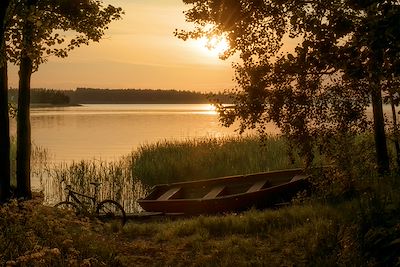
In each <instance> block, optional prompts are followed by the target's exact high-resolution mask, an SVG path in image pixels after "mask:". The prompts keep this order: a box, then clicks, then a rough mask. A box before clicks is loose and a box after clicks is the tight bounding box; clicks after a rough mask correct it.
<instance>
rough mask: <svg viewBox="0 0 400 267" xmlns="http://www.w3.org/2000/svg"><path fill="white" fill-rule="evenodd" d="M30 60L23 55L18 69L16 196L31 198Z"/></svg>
mask: <svg viewBox="0 0 400 267" xmlns="http://www.w3.org/2000/svg"><path fill="white" fill-rule="evenodd" d="M31 75H32V60H31V59H30V58H29V57H28V56H27V55H24V56H23V57H22V58H21V65H20V70H19V90H18V114H17V196H18V197H24V198H31V197H32V193H31V177H30V173H31V124H30V111H29V105H30V104H29V103H30V84H31Z"/></svg>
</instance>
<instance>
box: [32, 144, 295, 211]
mask: <svg viewBox="0 0 400 267" xmlns="http://www.w3.org/2000/svg"><path fill="white" fill-rule="evenodd" d="M38 155H39V156H40V153H38ZM42 158H43V156H42ZM300 165H301V164H300V160H297V161H295V163H294V164H293V163H292V162H290V160H289V159H288V157H287V147H286V143H285V140H284V139H283V138H281V137H277V136H271V137H269V138H267V139H266V140H265V142H263V144H262V145H261V143H260V142H259V139H258V138H256V137H252V136H247V137H236V138H218V139H217V138H213V139H210V138H201V139H188V140H184V141H167V140H166V141H163V142H157V143H155V144H145V145H142V146H141V147H139V149H138V150H137V151H133V152H132V153H131V154H130V155H127V156H125V157H122V158H121V159H119V160H117V161H111V162H106V161H101V160H85V161H80V162H73V163H69V164H67V163H63V164H58V165H53V166H47V167H43V166H42V167H40V168H37V169H38V172H37V173H35V175H36V176H37V177H40V179H41V181H42V190H43V192H44V195H45V202H46V203H48V204H54V203H57V202H59V201H61V200H63V199H65V192H64V190H63V189H64V187H65V185H66V184H70V185H72V187H73V188H74V189H75V190H77V191H79V192H82V193H85V194H88V195H93V186H91V185H90V183H91V182H100V183H101V184H102V185H101V188H100V189H101V190H100V194H99V197H100V199H114V200H116V201H118V202H119V203H121V205H123V207H124V209H125V210H126V211H127V212H138V211H140V210H141V209H140V207H139V206H138V205H137V202H136V201H137V199H138V198H141V197H143V196H144V195H145V194H146V193H147V192H148V189H149V188H150V187H151V186H153V185H155V184H159V183H171V182H180V181H188V180H196V179H208V178H214V177H221V176H229V175H236V174H246V173H254V172H262V171H270V170H277V169H285V168H294V167H299V166H300Z"/></svg>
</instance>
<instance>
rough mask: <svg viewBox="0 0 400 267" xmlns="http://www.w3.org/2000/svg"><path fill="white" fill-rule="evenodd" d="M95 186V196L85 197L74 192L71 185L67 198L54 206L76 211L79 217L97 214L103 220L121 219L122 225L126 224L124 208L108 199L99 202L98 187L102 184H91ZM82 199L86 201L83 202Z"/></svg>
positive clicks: (67, 187) (67, 188)
mask: <svg viewBox="0 0 400 267" xmlns="http://www.w3.org/2000/svg"><path fill="white" fill-rule="evenodd" d="M90 184H91V185H93V186H94V194H93V196H89V195H85V194H83V193H80V192H77V191H74V190H72V187H71V185H68V184H67V185H66V186H65V191H67V198H66V200H64V201H61V202H59V203H57V204H56V205H54V207H56V208H60V209H64V210H70V211H74V212H75V213H76V214H77V215H81V214H95V215H96V217H98V218H99V219H102V220H107V221H108V220H113V219H116V218H118V219H120V220H121V222H122V225H124V224H125V222H126V214H125V211H124V208H123V207H122V206H121V204H119V203H118V202H116V201H114V200H111V199H106V200H103V201H101V202H98V200H97V197H98V187H99V186H100V185H101V184H100V183H93V182H92V183H90ZM80 198H83V199H86V200H87V201H82V200H81V199H80Z"/></svg>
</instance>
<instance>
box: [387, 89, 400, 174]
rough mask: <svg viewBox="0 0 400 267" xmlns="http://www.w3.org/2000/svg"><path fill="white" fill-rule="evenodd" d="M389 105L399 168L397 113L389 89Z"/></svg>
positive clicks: (399, 145) (399, 150) (399, 151)
mask: <svg viewBox="0 0 400 267" xmlns="http://www.w3.org/2000/svg"><path fill="white" fill-rule="evenodd" d="M389 97H390V106H391V108H392V121H393V137H394V147H395V149H396V162H397V170H400V144H399V129H398V126H397V113H396V106H395V104H394V99H393V94H392V92H391V91H390V90H389Z"/></svg>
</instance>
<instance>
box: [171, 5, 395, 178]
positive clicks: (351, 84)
mask: <svg viewBox="0 0 400 267" xmlns="http://www.w3.org/2000/svg"><path fill="white" fill-rule="evenodd" d="M183 2H184V3H186V4H189V5H191V8H190V9H189V10H188V11H186V20H187V21H188V22H192V23H194V25H195V28H194V29H193V30H191V31H176V35H177V36H178V37H180V38H182V39H184V40H186V39H187V38H199V37H202V36H206V37H209V38H211V37H212V36H215V35H224V36H225V37H226V38H227V39H228V40H229V43H230V47H231V48H230V50H228V51H227V52H226V53H225V54H224V55H223V57H228V56H230V55H232V54H233V53H235V52H238V53H239V54H240V58H241V63H240V64H237V65H236V80H237V83H238V89H237V92H236V97H235V99H234V101H235V103H236V108H235V109H225V108H223V107H222V106H220V114H221V118H222V121H223V122H224V123H225V125H231V124H232V123H233V122H234V121H235V120H237V119H238V120H241V122H242V123H241V129H242V130H244V129H246V128H252V127H256V126H257V127H258V129H259V130H260V132H263V130H264V129H263V127H264V125H265V123H266V122H269V121H273V122H275V123H276V124H277V125H278V126H279V127H280V129H281V130H282V132H283V133H284V134H286V135H287V136H289V137H290V138H291V140H292V141H294V142H295V143H296V144H297V145H299V146H300V147H301V149H302V152H303V154H306V155H308V157H307V162H308V163H310V162H311V160H312V148H313V140H316V139H319V140H321V138H322V140H323V141H322V142H320V143H319V145H321V146H324V145H325V144H328V143H329V141H328V140H329V139H330V138H332V137H333V136H335V135H344V134H345V133H355V132H358V131H360V130H365V129H366V124H365V121H366V118H365V115H364V114H365V109H366V107H367V106H368V105H369V104H370V103H371V101H372V107H373V119H374V136H375V148H376V155H377V166H378V171H379V172H380V173H385V172H387V171H388V170H389V157H388V152H387V145H386V135H385V124H384V117H383V110H382V91H383V90H384V87H383V83H384V81H386V80H387V79H389V78H392V77H397V76H398V75H399V71H400V68H399V67H400V64H399V59H398V54H399V47H400V27H399V25H400V5H399V2H398V1H394V0H389V1H378V0H370V1H358V0H329V1H326V0H311V1H302V0H290V1H289V0H283V1H273V0H238V1H231V0H209V1H201V0H194V1H192V0H190V1H189V0H184V1H183ZM289 40H292V43H297V45H296V46H295V48H294V49H293V50H292V51H289V52H287V51H285V50H283V49H282V48H283V43H285V42H288V41H289Z"/></svg>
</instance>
